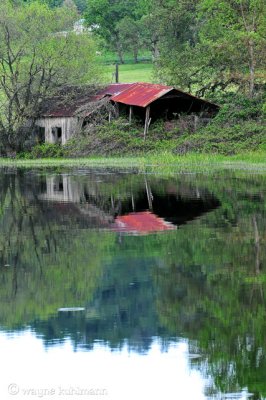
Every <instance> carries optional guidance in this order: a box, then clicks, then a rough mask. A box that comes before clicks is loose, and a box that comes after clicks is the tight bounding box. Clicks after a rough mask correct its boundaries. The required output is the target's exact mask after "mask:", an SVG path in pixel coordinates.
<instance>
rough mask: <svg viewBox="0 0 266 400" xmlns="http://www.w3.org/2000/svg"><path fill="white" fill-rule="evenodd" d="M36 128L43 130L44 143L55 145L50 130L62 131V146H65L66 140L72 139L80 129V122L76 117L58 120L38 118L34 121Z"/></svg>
mask: <svg viewBox="0 0 266 400" xmlns="http://www.w3.org/2000/svg"><path fill="white" fill-rule="evenodd" d="M36 126H40V127H42V128H45V142H46V143H56V140H55V138H54V135H53V133H52V128H61V129H62V144H65V143H66V142H67V141H68V139H70V138H71V137H73V136H74V135H75V133H76V132H77V130H78V129H79V128H80V122H79V120H78V118H76V117H60V118H54V117H53V118H49V117H45V118H40V119H38V120H37V121H36Z"/></svg>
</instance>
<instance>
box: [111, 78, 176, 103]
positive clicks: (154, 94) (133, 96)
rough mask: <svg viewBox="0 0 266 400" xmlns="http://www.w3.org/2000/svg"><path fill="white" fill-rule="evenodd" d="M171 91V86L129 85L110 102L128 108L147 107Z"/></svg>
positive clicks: (151, 84)
mask: <svg viewBox="0 0 266 400" xmlns="http://www.w3.org/2000/svg"><path fill="white" fill-rule="evenodd" d="M173 89H174V88H173V87H172V86H164V85H158V84H153V83H144V82H138V83H133V84H131V85H130V86H129V87H128V88H126V89H125V90H123V91H122V92H121V93H119V94H115V95H114V96H112V98H111V100H113V101H115V102H117V103H123V104H128V105H130V106H138V107H147V106H148V105H149V104H150V103H152V102H153V101H155V100H157V99H159V98H160V97H162V96H164V95H165V94H166V93H168V92H170V91H171V90H173Z"/></svg>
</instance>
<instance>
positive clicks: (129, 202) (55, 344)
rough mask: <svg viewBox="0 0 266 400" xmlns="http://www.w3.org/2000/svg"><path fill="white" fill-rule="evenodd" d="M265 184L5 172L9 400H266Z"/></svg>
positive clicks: (242, 178) (4, 346) (3, 332)
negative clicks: (99, 399) (94, 399)
mask: <svg viewBox="0 0 266 400" xmlns="http://www.w3.org/2000/svg"><path fill="white" fill-rule="evenodd" d="M265 183H266V175H265V174H264V175H263V174H258V173H255V172H253V173H249V172H248V173H247V172H241V171H238V172H236V171H221V172H213V173H208V174H203V173H202V174H200V173H198V174H196V173H195V174H175V175H173V176H171V177H164V176H158V175H153V174H145V175H144V174H143V175H141V174H137V173H134V171H132V172H131V173H129V172H128V171H114V170H111V169H110V170H88V169H87V170H86V169H83V170H81V169H80V170H57V171H52V170H49V169H48V170H34V171H27V170H19V169H2V170H1V173H0V358H1V363H0V398H1V399H4V400H5V399H11V398H12V399H34V398H35V399H37V398H43V399H93V398H102V399H106V400H120V399H125V400H127V399H130V400H131V399H132V400H133V399H134V400H135V399H153V400H156V399H188V400H190V399H191V400H194V399H195V400H201V399H202V400H207V399H208V400H209V399H248V398H251V399H257V400H258V399H265V398H266V329H265V328H266V299H265V295H266V249H265V244H266V218H265V217H266V186H265Z"/></svg>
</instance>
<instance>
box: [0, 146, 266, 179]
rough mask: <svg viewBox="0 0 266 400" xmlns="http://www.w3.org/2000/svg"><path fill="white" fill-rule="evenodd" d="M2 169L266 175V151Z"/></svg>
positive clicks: (20, 163)
mask: <svg viewBox="0 0 266 400" xmlns="http://www.w3.org/2000/svg"><path fill="white" fill-rule="evenodd" d="M0 166H2V167H23V168H48V167H51V168H56V167H70V168H72V167H73V168H75V167H78V168H120V169H134V171H136V172H149V173H162V174H175V173H180V172H208V173H211V172H214V171H217V170H221V169H237V170H243V171H251V172H252V171H253V172H261V173H266V151H265V152H263V151H261V152H250V153H242V154H237V155H234V156H224V155H211V154H199V153H188V154H186V155H173V154H172V153H169V152H164V153H157V154H149V155H146V156H140V157H126V156H125V157H83V158H74V159H69V158H53V159H49V158H43V159H34V160H25V159H7V158H1V159H0Z"/></svg>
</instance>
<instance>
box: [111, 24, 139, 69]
mask: <svg viewBox="0 0 266 400" xmlns="http://www.w3.org/2000/svg"><path fill="white" fill-rule="evenodd" d="M116 27H117V31H118V36H119V39H120V42H121V44H122V48H123V50H124V51H132V52H133V56H134V61H135V63H137V62H138V52H139V50H140V48H141V46H142V37H141V33H140V24H139V21H134V19H132V18H130V17H125V18H123V19H122V20H121V21H119V22H118V24H117V25H116Z"/></svg>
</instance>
